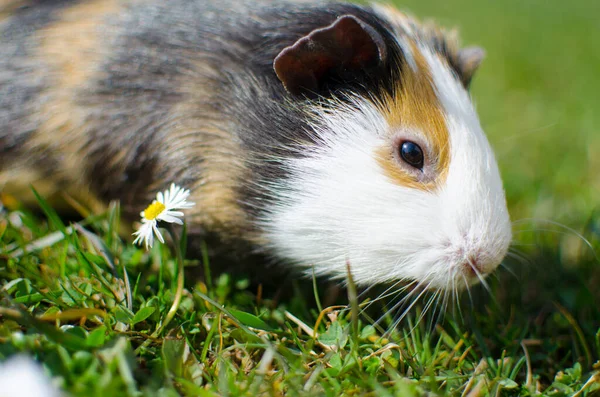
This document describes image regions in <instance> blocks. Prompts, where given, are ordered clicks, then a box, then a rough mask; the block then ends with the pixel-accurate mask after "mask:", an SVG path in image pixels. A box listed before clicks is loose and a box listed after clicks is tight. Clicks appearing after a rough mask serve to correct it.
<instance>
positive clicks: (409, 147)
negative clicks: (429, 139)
mask: <svg viewBox="0 0 600 397" xmlns="http://www.w3.org/2000/svg"><path fill="white" fill-rule="evenodd" d="M400 157H402V160H404V161H406V162H407V163H408V164H410V165H412V166H413V167H415V168H418V169H422V168H423V163H424V162H425V160H424V156H423V150H421V147H420V146H419V145H417V144H416V143H414V142H411V141H404V142H402V145H401V146H400Z"/></svg>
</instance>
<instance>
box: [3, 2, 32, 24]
mask: <svg viewBox="0 0 600 397" xmlns="http://www.w3.org/2000/svg"><path fill="white" fill-rule="evenodd" d="M28 3H29V1H27V0H0V22H2V21H3V20H4V19H6V18H8V17H10V16H11V15H12V14H13V13H14V12H15V11H16V10H17V9H18V8H19V7H23V6H25V5H27V4H28Z"/></svg>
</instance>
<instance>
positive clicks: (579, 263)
mask: <svg viewBox="0 0 600 397" xmlns="http://www.w3.org/2000/svg"><path fill="white" fill-rule="evenodd" d="M401 8H403V9H407V10H409V11H410V12H411V13H413V14H415V15H418V16H420V17H432V18H434V19H435V20H437V21H439V22H440V23H442V24H443V25H445V26H449V27H457V28H459V30H460V32H461V37H462V39H463V40H462V41H463V43H465V44H467V45H480V46H482V47H484V48H485V49H486V51H487V54H488V55H487V58H486V60H485V61H484V63H483V65H482V67H481V69H480V71H479V72H478V74H477V75H476V77H475V80H474V83H473V88H472V93H473V97H474V100H475V102H476V103H477V107H478V110H479V113H480V116H481V120H482V124H483V126H484V128H485V129H486V131H487V132H488V135H489V138H490V141H491V142H492V145H493V146H494V148H495V150H496V153H497V158H498V162H499V164H500V168H501V171H502V173H503V178H504V182H505V187H506V191H507V197H508V202H509V209H510V212H511V216H512V219H513V221H514V242H513V246H512V248H511V254H510V255H509V257H508V258H507V259H506V260H505V263H504V266H503V268H501V269H500V270H499V271H498V272H497V273H496V274H495V275H494V276H492V277H490V278H489V280H488V284H489V286H488V287H489V288H485V287H484V286H478V287H475V288H473V289H472V290H471V291H469V292H465V293H464V294H463V295H462V296H461V297H460V298H459V302H458V304H454V305H453V306H450V307H448V309H447V311H446V313H445V314H444V315H443V316H441V315H440V309H441V308H439V307H438V308H437V310H433V309H432V310H429V311H427V312H426V313H425V314H424V315H422V314H423V313H424V312H425V307H426V305H427V303H428V297H425V298H424V299H422V300H421V301H420V302H419V303H417V304H416V305H415V306H414V307H413V308H412V309H411V310H410V312H408V315H406V316H405V317H404V318H403V320H402V321H401V322H400V323H399V325H398V326H397V327H391V324H392V323H393V322H394V315H393V314H389V315H384V313H386V307H390V306H392V305H393V303H394V302H393V301H392V302H386V301H385V300H384V301H381V302H376V303H375V304H373V305H372V306H371V307H369V310H366V311H363V306H364V305H365V304H366V303H367V302H369V300H373V299H374V298H376V296H377V295H376V293H375V292H370V293H366V294H360V295H359V296H358V297H356V296H355V294H354V293H353V292H354V291H353V288H349V292H348V293H346V292H343V293H342V295H341V296H340V297H338V299H337V300H338V301H339V302H340V303H341V305H339V306H337V305H330V304H329V303H328V301H329V299H328V298H327V296H326V295H327V291H326V290H325V289H324V287H323V286H322V285H317V284H316V283H315V286H314V287H313V285H312V283H311V280H307V282H305V283H300V282H299V283H297V284H294V285H293V286H292V288H290V290H291V291H292V292H291V293H289V294H288V295H286V296H282V297H277V296H274V295H273V293H271V291H267V290H265V291H263V290H262V289H260V288H257V287H256V286H254V285H252V284H251V283H249V281H248V280H247V279H245V278H243V277H239V276H234V275H228V274H225V275H219V276H217V275H216V271H215V270H216V269H218V267H219V263H215V262H213V261H211V259H210V258H209V257H208V256H207V255H203V256H202V257H200V258H189V259H187V260H185V261H182V260H180V259H178V255H177V253H178V252H181V251H185V242H186V237H185V231H184V230H182V229H181V228H179V229H176V230H175V233H177V234H178V236H177V239H176V240H177V241H176V244H171V245H160V244H157V245H155V246H154V248H153V249H151V250H150V251H149V252H146V250H144V249H143V248H138V247H134V246H132V245H131V240H128V239H123V237H122V233H119V228H120V227H121V226H120V225H121V222H120V217H119V207H118V205H114V206H111V208H110V209H109V210H108V211H107V212H106V213H102V214H84V215H85V216H84V219H83V220H82V221H80V222H79V223H78V226H69V224H68V223H67V222H66V220H64V219H61V218H60V217H59V216H58V215H57V214H56V213H55V212H54V211H53V210H52V208H51V207H50V206H48V205H47V204H45V202H44V201H43V199H42V198H40V201H39V204H40V208H38V209H37V210H35V211H34V210H31V209H26V208H22V207H20V206H19V203H18V198H17V201H15V200H14V198H12V197H9V196H3V197H2V198H3V202H4V207H3V209H2V210H1V212H0V362H2V361H4V360H5V359H7V358H8V357H10V356H12V355H14V354H17V353H19V352H23V353H26V354H28V355H30V356H32V357H34V358H35V359H36V360H37V361H39V362H41V363H43V365H44V370H45V372H46V373H47V374H48V375H50V376H51V377H52V379H53V383H54V384H55V385H57V386H59V387H61V388H62V389H64V390H66V391H67V392H68V393H69V394H71V395H76V396H107V395H113V396H178V395H188V396H214V395H258V394H264V395H283V394H285V395H328V396H338V395H341V394H346V395H364V394H366V395H374V396H386V395H390V396H391V395H400V396H424V395H453V396H487V395H491V396H527V395H547V396H573V395H577V396H591V395H593V394H594V393H596V394H599V395H600V363H599V360H600V260H599V259H598V256H599V255H600V172H599V170H600V115H599V114H600V95H599V94H598V93H600V78H599V76H600V74H599V73H600V72H599V71H600V51H599V50H598V48H599V47H598V42H600V2H598V1H597V0H576V1H571V2H563V1H559V0H502V1H492V0H480V1H478V2H474V1H467V0H454V1H452V2H448V1H442V0H435V1H434V0H430V1H423V0H406V1H403V2H402V7H401ZM180 266H185V269H186V272H185V274H186V275H187V277H186V278H185V280H183V279H181V278H178V275H179V274H181V272H179V271H178V269H179V267H180ZM195 269H203V270H204V271H205V272H206V271H209V272H210V271H212V273H213V274H214V277H209V278H207V279H206V281H200V280H199V279H197V278H193V277H191V276H190V275H191V273H193V272H194V271H195ZM181 281H185V282H184V285H185V288H183V289H182V288H180V285H179V284H178V282H181ZM179 298H180V303H179V305H178V307H177V310H176V311H173V310H171V309H172V307H173V302H174V301H178V300H179ZM373 319H379V321H378V322H377V323H374V321H373ZM1 394H2V390H0V395H1Z"/></svg>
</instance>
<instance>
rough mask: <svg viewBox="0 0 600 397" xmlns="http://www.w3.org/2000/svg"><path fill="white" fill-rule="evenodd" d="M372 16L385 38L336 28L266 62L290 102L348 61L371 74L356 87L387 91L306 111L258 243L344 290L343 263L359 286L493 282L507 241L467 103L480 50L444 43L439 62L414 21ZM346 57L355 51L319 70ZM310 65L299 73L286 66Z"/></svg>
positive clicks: (483, 142)
mask: <svg viewBox="0 0 600 397" xmlns="http://www.w3.org/2000/svg"><path fill="white" fill-rule="evenodd" d="M386 12H388V11H386ZM380 15H383V16H384V17H386V18H387V19H388V22H389V26H388V27H385V28H382V27H381V26H374V25H372V24H367V23H366V22H364V21H363V20H361V19H360V18H358V17H356V16H346V17H342V18H339V19H338V20H337V21H335V22H334V23H333V24H332V25H330V26H327V27H325V28H322V29H319V30H317V31H313V32H312V33H311V35H309V36H306V37H305V38H303V39H301V40H299V41H298V42H297V43H296V44H294V46H291V47H288V48H287V49H286V50H284V51H283V52H282V53H281V54H280V55H279V57H278V59H277V60H276V61H275V70H276V72H277V74H278V76H279V78H280V79H281V81H282V82H283V84H284V85H286V87H287V88H288V91H289V92H291V93H292V94H293V95H302V89H303V88H304V87H308V89H310V90H311V92H315V91H316V90H318V89H320V84H321V82H320V79H321V77H320V76H324V75H330V73H329V71H328V72H327V73H323V72H322V71H321V70H312V71H311V67H313V68H314V67H315V66H313V65H317V66H318V65H323V64H327V65H329V64H331V63H332V62H333V63H335V62H339V60H338V58H343V57H344V56H349V57H355V58H357V59H358V60H355V59H350V60H347V59H346V60H344V61H343V62H344V65H343V67H342V68H341V69H343V70H344V72H347V71H348V70H351V69H352V67H356V68H357V69H360V73H363V72H364V73H375V72H369V70H374V71H378V72H377V73H380V76H378V75H375V76H372V77H374V78H373V81H372V80H369V79H363V80H362V81H361V84H373V87H379V88H381V87H391V89H376V88H372V89H371V88H369V90H368V94H365V93H364V92H363V93H356V92H353V91H352V90H350V91H349V92H343V91H339V92H342V94H339V95H338V96H335V95H334V96H330V97H320V98H317V99H315V100H308V99H305V101H309V102H308V103H309V104H310V106H309V112H310V113H311V120H312V121H311V122H310V135H311V137H312V139H311V141H312V142H313V143H312V144H310V145H305V147H303V149H302V150H303V155H302V156H299V157H296V158H293V159H289V160H287V162H286V163H285V166H286V167H287V170H288V173H289V177H287V178H286V179H285V181H284V182H282V183H281V184H280V185H279V186H278V188H277V189H275V195H276V196H277V200H276V204H275V205H274V206H273V209H272V210H271V211H269V212H268V213H267V214H266V215H265V219H264V220H265V227H266V229H267V231H268V234H267V237H268V239H269V241H270V243H271V246H272V248H273V250H275V251H276V252H277V254H278V255H279V256H282V257H287V258H290V259H292V260H294V261H296V262H297V263H298V264H300V265H304V266H307V269H309V271H312V269H314V271H315V273H316V274H317V275H326V276H329V277H339V278H344V277H346V274H347V263H349V264H350V269H351V272H352V275H353V279H354V281H355V282H356V283H357V284H359V285H372V284H375V283H389V282H394V281H399V280H405V281H408V282H411V281H416V282H418V283H419V284H421V285H423V286H425V287H426V288H432V289H444V290H450V289H460V288H464V287H465V286H468V285H471V284H474V283H476V282H478V281H479V280H481V279H483V278H484V277H485V276H486V275H488V274H489V273H490V272H492V271H493V270H494V269H495V268H496V267H497V266H498V265H499V264H500V262H501V261H502V260H503V258H504V256H505V255H506V253H507V250H508V247H509V244H510V241H511V225H510V220H509V215H508V211H507V208H506V199H505V195H504V190H503V186H502V181H501V178H500V174H499V171H498V166H497V164H496V160H495V158H494V154H493V152H492V149H491V147H490V145H489V143H488V140H487V139H486V136H485V134H484V132H483V130H482V128H481V126H480V123H479V119H478V116H477V114H476V112H475V110H474V108H473V105H472V103H471V100H470V97H469V94H468V92H467V86H468V83H469V80H470V77H471V75H472V72H473V70H474V69H475V68H476V66H477V65H478V64H479V61H480V60H481V55H482V52H481V51H477V50H472V49H471V50H458V49H456V50H453V49H451V48H449V47H450V45H449V44H447V43H446V46H443V48H444V49H445V51H441V50H440V48H439V47H440V46H439V45H438V46H436V43H437V44H439V40H441V39H440V38H439V37H437V36H436V37H435V38H432V37H430V36H427V35H426V34H425V33H423V30H418V29H419V27H418V26H417V25H416V24H414V22H412V20H410V19H403V16H401V15H398V14H394V15H391V16H390V15H389V14H385V12H383V13H382V12H381V11H380ZM371 23H372V22H371ZM341 24H347V25H348V26H340V25H341ZM340 29H341V30H343V34H340V32H339V30H340ZM336 30H338V31H337V32H336ZM354 35H356V36H360V37H357V38H355V37H353V36H354ZM323 36H326V38H327V40H325V39H322V37H323ZM336 37H343V38H344V39H343V40H344V42H343V43H339V42H336V41H335V40H336V39H335V38H336ZM302 40H304V42H302ZM311 40H312V41H313V42H312V43H311V42H310V41H311ZM315 42H316V43H315ZM332 42H333V44H331V43H332ZM323 43H325V44H323ZM357 43H358V44H357ZM319 45H320V47H319ZM328 45H329V46H331V47H334V49H329V48H328V47H327V46H328ZM343 46H350V47H351V48H353V49H354V51H351V50H347V49H344V50H343V51H341V53H343V54H342V55H339V54H337V53H336V54H335V56H333V58H334V61H331V62H329V63H328V62H325V61H323V59H322V58H323V57H325V58H327V57H329V56H330V54H328V52H329V53H330V52H332V51H333V52H336V51H337V52H340V50H339V48H340V47H342V48H343ZM352 46H355V47H352ZM314 48H321V49H320V50H319V51H321V53H319V54H316V55H315V54H314ZM286 51H287V52H286ZM311 51H312V52H311ZM461 51H462V52H461ZM322 52H325V53H326V54H325V55H323V53H322ZM307 53H308V54H310V55H311V56H313V58H311V59H310V62H309V63H308V64H305V65H302V66H301V67H300V66H290V65H292V64H293V62H296V63H298V62H300V61H301V60H302V59H303V58H304V57H308V55H307ZM344 54H350V55H344ZM289 57H292V58H293V59H291V60H290V59H288V58H289ZM315 57H316V58H315ZM309 58H310V57H309ZM327 59H328V58H327ZM327 59H325V60H327ZM354 62H356V63H354ZM318 67H321V66H318ZM370 67H373V68H372V69H369V68H370ZM294 68H296V69H294ZM307 71H308V72H307ZM328 73H329V74H328ZM299 74H300V75H301V76H300V78H299V79H297V78H296V77H297V76H298V75H299ZM378 79H384V80H386V81H384V82H381V81H379V82H377V80H378ZM365 81H371V82H370V83H364V82H365ZM305 96H306V95H305ZM341 96H343V98H341ZM336 98H337V99H336Z"/></svg>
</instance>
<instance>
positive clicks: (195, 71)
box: [0, 0, 511, 288]
mask: <svg viewBox="0 0 600 397" xmlns="http://www.w3.org/2000/svg"><path fill="white" fill-rule="evenodd" d="M4 7H5V9H4V10H0V35H1V39H0V188H2V189H3V190H5V191H6V192H9V193H12V194H17V195H19V196H20V197H22V198H25V196H26V195H27V194H28V190H29V185H33V186H34V187H36V188H37V189H38V190H39V191H40V193H42V194H43V195H44V196H47V197H49V196H52V195H56V194H60V193H61V192H66V193H68V194H70V195H72V196H74V197H76V198H79V199H82V200H91V199H93V200H98V201H100V202H108V201H110V200H115V199H117V200H120V201H121V205H122V208H123V209H124V212H125V213H126V214H127V215H128V216H129V217H130V218H131V219H134V217H135V216H137V214H139V212H140V211H141V210H142V209H144V208H145V206H146V205H147V204H148V203H150V202H151V201H152V199H153V197H154V196H155V194H156V192H157V191H159V190H162V189H164V188H165V187H166V186H168V185H170V184H171V183H172V182H174V183H177V184H179V185H181V186H184V187H186V188H188V189H190V190H191V192H192V195H191V198H190V200H191V201H193V202H195V204H196V205H195V207H194V208H193V209H192V210H189V212H188V213H187V215H186V220H187V221H188V223H189V224H190V230H191V231H192V232H193V234H200V235H201V234H203V233H204V234H206V233H209V234H217V235H218V236H220V238H221V239H222V240H223V241H224V244H231V246H245V247H251V250H252V251H255V252H260V253H263V254H265V255H267V256H269V257H271V258H275V259H277V260H278V261H280V262H282V263H286V264H288V265H290V264H293V265H296V266H300V267H305V268H306V269H309V270H310V269H313V268H314V270H315V272H316V273H317V274H319V275H325V276H328V277H333V278H341V277H344V276H345V274H346V263H347V262H348V263H350V267H351V270H352V272H353V275H354V279H355V281H356V282H357V283H359V284H362V285H370V284H373V283H379V282H389V281H394V280H416V281H418V282H420V283H422V284H423V285H425V286H429V287H432V288H459V287H460V286H464V285H467V284H470V283H472V282H473V281H475V280H477V278H478V277H481V276H483V275H485V274H487V273H489V272H490V271H491V270H493V269H494V268H495V267H496V266H497V265H498V263H499V262H500V261H501V260H502V258H503V257H504V255H505V253H506V251H507V249H508V244H509V242H510V239H511V233H510V222H509V218H508V214H507V210H506V204H505V198H504V192H503V189H502V183H501V180H500V176H499V173H498V169H497V165H496V162H495V160H494V156H493V153H492V151H491V149H490V147H489V144H488V142H487V139H486V137H485V135H484V134H483V131H482V130H481V127H480V125H479V121H478V118H477V115H476V113H475V111H474V110H473V107H472V105H471V102H470V99H469V95H468V93H467V90H466V89H467V86H468V84H469V81H470V79H471V76H472V73H473V71H474V69H475V68H476V66H477V64H478V63H479V61H480V60H481V52H480V51H477V50H473V49H467V50H459V49H458V48H457V47H456V43H454V41H453V39H452V38H448V37H447V36H446V35H445V34H443V33H441V32H440V31H439V30H437V29H435V28H434V27H423V26H421V25H419V24H418V23H416V22H415V21H413V20H412V19H410V18H408V17H406V16H405V15H404V14H401V13H400V12H398V11H395V10H393V9H392V8H387V7H381V6H372V7H366V6H357V5H350V4H340V3H326V4H315V3H310V2H305V1H292V2H286V3H274V2H271V1H266V0H252V1H245V2H240V1H238V0H169V1H163V0H131V1H126V0H89V1H69V0H47V1H33V0H31V1H14V2H9V3H8V4H6V5H5V6H4ZM238 242H242V243H243V244H240V245H238V244H237V243H238Z"/></svg>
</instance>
